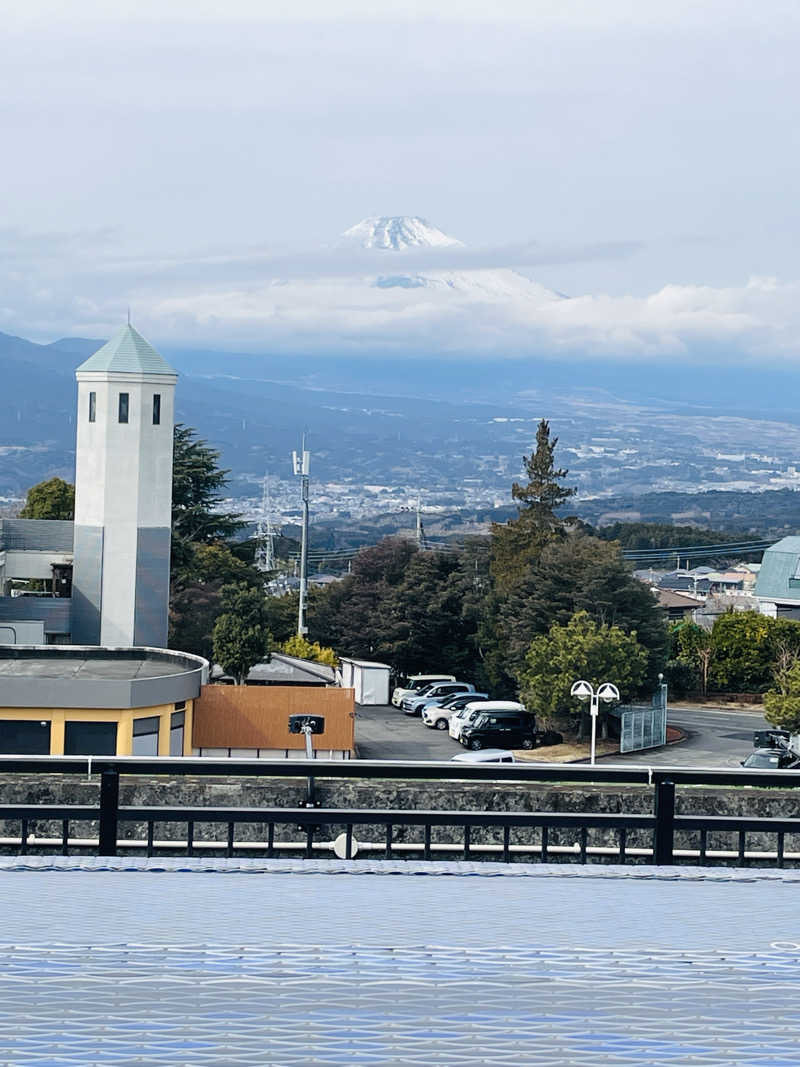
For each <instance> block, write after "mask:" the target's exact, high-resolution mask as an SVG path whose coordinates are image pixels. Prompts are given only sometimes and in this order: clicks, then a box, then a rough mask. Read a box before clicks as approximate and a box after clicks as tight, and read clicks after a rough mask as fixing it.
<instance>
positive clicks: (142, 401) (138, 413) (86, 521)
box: [72, 324, 177, 648]
mask: <svg viewBox="0 0 800 1067" xmlns="http://www.w3.org/2000/svg"><path fill="white" fill-rule="evenodd" d="M75 377H76V378H77V379H78V417H77V424H78V433H77V445H76V454H75V533H74V569H73V579H72V639H73V641H75V642H77V643H79V644H100V645H112V646H114V645H123V646H129V645H150V646H154V647H157V648H161V647H163V646H165V645H166V643H167V618H168V604H169V555H170V537H171V519H172V433H173V424H174V396H175V382H176V381H177V375H176V373H175V371H174V370H173V369H172V367H170V366H169V364H167V363H166V362H165V361H164V360H163V359H162V357H161V356H160V355H159V354H158V352H156V350H155V349H154V348H153V347H152V346H151V345H149V344H148V343H147V341H145V339H144V338H143V337H142V335H141V334H140V333H138V332H137V331H136V330H135V329H134V328H133V327H132V326H131V325H130V324H128V325H127V326H124V327H123V328H122V329H121V330H120V331H119V332H118V333H117V334H116V336H115V337H113V338H112V339H111V340H110V341H109V342H108V343H107V344H105V345H103V347H102V348H100V349H99V350H98V351H97V352H95V353H94V355H93V356H90V357H89V359H87V360H86V362H85V363H82V364H81V366H80V367H78V369H77V371H76V372H75Z"/></svg>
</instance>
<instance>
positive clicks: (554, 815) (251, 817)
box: [118, 807, 655, 830]
mask: <svg viewBox="0 0 800 1067" xmlns="http://www.w3.org/2000/svg"><path fill="white" fill-rule="evenodd" d="M118 817H119V820H120V821H121V822H150V821H152V822H189V821H191V822H239V823H268V822H272V823H276V824H278V823H281V824H283V823H296V824H299V825H303V826H308V825H312V826H313V825H327V824H330V823H352V824H353V825H370V824H374V825H384V824H386V823H393V824H394V823H396V824H397V825H398V826H586V827H590V828H591V827H601V828H604V827H623V826H624V827H626V828H627V829H633V830H651V829H652V828H653V826H654V825H655V818H654V816H652V815H638V814H631V815H620V814H617V813H614V812H609V813H607V814H606V813H600V814H596V813H591V814H586V813H584V812H541V811H525V812H508V811H491V812H486V811H421V810H419V809H408V810H405V809H404V810H399V809H396V808H393V809H380V808H374V809H373V808H184V807H180V808H178V807H141V808H138V807H137V808H134V807H121V808H120V809H119V816H118Z"/></svg>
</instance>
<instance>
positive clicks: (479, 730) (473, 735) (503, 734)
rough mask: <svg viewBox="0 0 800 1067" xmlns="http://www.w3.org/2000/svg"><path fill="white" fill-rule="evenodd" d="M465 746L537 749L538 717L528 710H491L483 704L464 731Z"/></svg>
mask: <svg viewBox="0 0 800 1067" xmlns="http://www.w3.org/2000/svg"><path fill="white" fill-rule="evenodd" d="M459 741H460V742H461V744H462V745H463V746H464V748H471V749H474V750H477V749H480V748H489V747H492V746H493V747H495V748H534V747H535V745H536V719H535V717H534V716H533V715H529V714H528V712H527V711H489V710H487V708H486V707H485V706H484V708H483V710H482V711H481V712H480V714H478V715H477V716H476V717H475V719H473V720H472V721H471V722H468V723H467V724H466V725H465V726H464V729H463V730H462V731H461V736H460V737H459Z"/></svg>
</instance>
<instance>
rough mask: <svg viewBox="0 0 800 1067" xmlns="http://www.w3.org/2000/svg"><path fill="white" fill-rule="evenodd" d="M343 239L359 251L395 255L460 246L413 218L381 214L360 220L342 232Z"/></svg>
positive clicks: (422, 220)
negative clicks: (354, 245)
mask: <svg viewBox="0 0 800 1067" xmlns="http://www.w3.org/2000/svg"><path fill="white" fill-rule="evenodd" d="M342 237H343V238H344V239H345V240H346V241H348V242H352V243H353V244H358V245H360V246H361V247H362V248H380V249H389V250H392V251H395V252H398V251H402V250H403V249H406V248H453V247H457V246H460V245H461V244H462V242H461V241H457V240H456V239H455V237H448V235H447V234H446V233H443V232H442V231H441V230H439V229H437V228H436V226H431V224H430V223H429V222H427V221H426V220H425V219H420V218H418V217H417V216H416V215H394V216H391V215H382V216H380V217H375V218H369V219H362V220H361V222H358V223H356V225H355V226H351V227H350V229H349V230H345V232H344V233H343V234H342Z"/></svg>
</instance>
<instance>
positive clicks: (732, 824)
mask: <svg viewBox="0 0 800 1067" xmlns="http://www.w3.org/2000/svg"><path fill="white" fill-rule="evenodd" d="M673 825H674V828H675V830H676V832H677V831H678V830H683V831H686V832H692V831H694V832H697V831H699V830H707V831H709V832H710V831H712V830H713V831H719V832H724V833H737V832H738V831H741V830H743V831H745V832H748V833H762V834H777V833H785V834H800V818H798V819H783V818H772V817H771V816H752V817H748V816H745V815H676V816H675V820H674V823H673Z"/></svg>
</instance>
